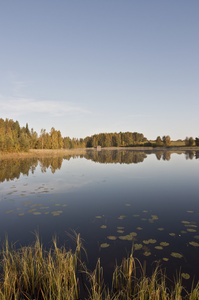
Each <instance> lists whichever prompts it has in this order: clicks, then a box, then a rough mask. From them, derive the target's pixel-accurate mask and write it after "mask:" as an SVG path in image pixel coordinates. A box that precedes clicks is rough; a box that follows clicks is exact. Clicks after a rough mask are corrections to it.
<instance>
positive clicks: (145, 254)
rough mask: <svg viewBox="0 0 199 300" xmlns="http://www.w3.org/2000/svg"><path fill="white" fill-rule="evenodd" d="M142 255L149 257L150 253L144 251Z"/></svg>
mask: <svg viewBox="0 0 199 300" xmlns="http://www.w3.org/2000/svg"><path fill="white" fill-rule="evenodd" d="M143 255H144V256H150V255H151V252H150V251H145V252H144V253H143Z"/></svg>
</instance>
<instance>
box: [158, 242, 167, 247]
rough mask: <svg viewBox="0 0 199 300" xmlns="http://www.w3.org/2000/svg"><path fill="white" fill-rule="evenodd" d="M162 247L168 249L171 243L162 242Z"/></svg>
mask: <svg viewBox="0 0 199 300" xmlns="http://www.w3.org/2000/svg"><path fill="white" fill-rule="evenodd" d="M160 245H161V246H163V247H167V246H169V243H167V242H161V243H160Z"/></svg>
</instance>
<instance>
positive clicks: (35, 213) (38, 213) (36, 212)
mask: <svg viewBox="0 0 199 300" xmlns="http://www.w3.org/2000/svg"><path fill="white" fill-rule="evenodd" d="M33 215H41V213H40V212H39V211H35V212H34V213H33Z"/></svg>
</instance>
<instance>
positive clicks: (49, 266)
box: [0, 235, 199, 300]
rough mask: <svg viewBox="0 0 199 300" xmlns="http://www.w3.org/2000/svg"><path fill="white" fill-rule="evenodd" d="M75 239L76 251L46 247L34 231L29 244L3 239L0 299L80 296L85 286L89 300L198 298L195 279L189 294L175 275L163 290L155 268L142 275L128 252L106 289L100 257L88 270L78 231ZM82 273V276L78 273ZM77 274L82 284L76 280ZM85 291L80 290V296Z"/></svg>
mask: <svg viewBox="0 0 199 300" xmlns="http://www.w3.org/2000/svg"><path fill="white" fill-rule="evenodd" d="M76 242H77V245H76V250H75V251H74V253H72V251H71V250H69V251H67V250H66V248H65V247H61V248H58V246H57V243H56V240H55V239H54V240H53V248H52V249H51V250H49V251H45V250H44V249H43V247H42V244H41V243H40V241H39V237H38V235H37V236H36V241H35V244H34V245H33V246H29V247H22V248H21V249H18V250H16V249H15V248H14V247H13V246H11V247H9V245H8V241H6V243H5V247H4V248H3V250H2V252H1V265H0V300H11V299H13V300H18V299H19V300H21V299H29V300H30V299H38V300H40V299H42V300H67V299H83V298H81V297H82V290H80V286H81V289H83V288H84V286H86V287H87V288H86V292H87V299H93V300H97V299H99V300H100V299H105V300H114V299H115V300H116V299H118V300H119V299H121V300H123V299H125V300H127V299H136V300H148V299H149V300H181V299H189V300H196V299H199V283H197V284H196V286H195V287H193V288H192V291H191V292H190V293H188V292H187V291H186V290H185V289H184V288H183V286H182V284H181V277H180V276H179V279H178V280H176V282H175V283H174V284H173V288H172V289H171V288H168V286H167V284H166V276H165V274H163V272H162V271H161V270H159V268H156V269H155V271H154V272H153V274H152V275H151V276H146V275H145V272H144V268H143V267H142V266H141V264H140V263H139V262H138V261H136V259H135V258H134V257H133V255H132V254H131V255H130V256H129V257H127V258H124V259H123V261H122V263H121V265H120V266H116V267H115V271H114V272H113V278H112V286H111V287H108V286H106V285H105V283H104V278H103V268H102V266H101V264H100V259H99V260H98V261H97V264H96V268H95V269H94V271H93V272H90V271H88V270H87V269H86V266H85V264H83V263H82V261H81V255H80V254H81V249H83V246H82V242H81V239H80V236H79V235H76ZM81 273H82V274H84V276H82V277H81V276H80V275H81ZM85 274H86V276H85ZM85 277H86V278H85ZM80 278H81V280H85V279H86V281H87V282H84V283H83V284H80ZM83 278H84V279H83ZM86 292H85V290H84V291H83V294H84V295H85V293H86Z"/></svg>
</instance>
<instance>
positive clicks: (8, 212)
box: [5, 209, 14, 214]
mask: <svg viewBox="0 0 199 300" xmlns="http://www.w3.org/2000/svg"><path fill="white" fill-rule="evenodd" d="M13 211H14V210H13V209H12V210H7V211H6V212H5V213H6V214H10V213H12V212H13Z"/></svg>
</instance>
